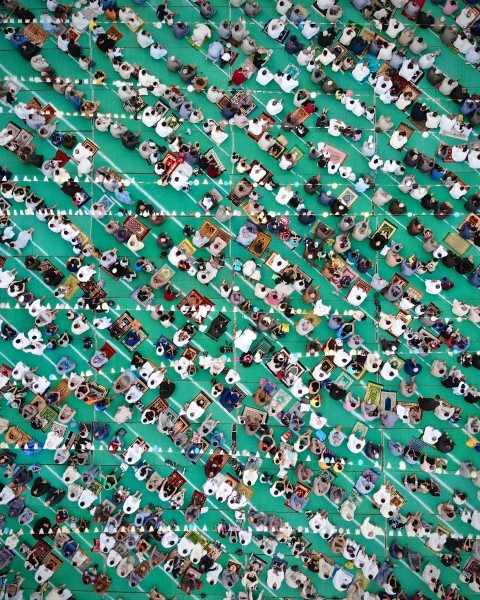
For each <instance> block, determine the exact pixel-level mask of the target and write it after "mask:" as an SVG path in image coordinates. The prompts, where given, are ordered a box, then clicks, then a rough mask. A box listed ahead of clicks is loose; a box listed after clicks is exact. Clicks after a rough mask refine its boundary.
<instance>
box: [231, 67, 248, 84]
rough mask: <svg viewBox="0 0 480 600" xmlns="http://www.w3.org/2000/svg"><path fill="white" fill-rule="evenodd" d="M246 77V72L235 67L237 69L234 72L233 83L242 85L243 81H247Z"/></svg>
mask: <svg viewBox="0 0 480 600" xmlns="http://www.w3.org/2000/svg"><path fill="white" fill-rule="evenodd" d="M245 79H246V76H245V73H243V72H242V71H240V70H239V69H235V71H234V72H233V75H232V81H233V83H234V84H235V85H242V83H243V82H244V81H245Z"/></svg>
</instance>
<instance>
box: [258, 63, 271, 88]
mask: <svg viewBox="0 0 480 600" xmlns="http://www.w3.org/2000/svg"><path fill="white" fill-rule="evenodd" d="M272 79H273V73H272V72H271V71H269V70H268V69H267V68H266V67H262V68H261V69H259V71H258V73H257V77H256V80H257V83H259V84H260V85H267V84H268V83H270V82H271V81H272Z"/></svg>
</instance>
